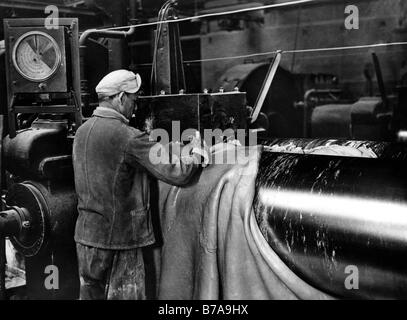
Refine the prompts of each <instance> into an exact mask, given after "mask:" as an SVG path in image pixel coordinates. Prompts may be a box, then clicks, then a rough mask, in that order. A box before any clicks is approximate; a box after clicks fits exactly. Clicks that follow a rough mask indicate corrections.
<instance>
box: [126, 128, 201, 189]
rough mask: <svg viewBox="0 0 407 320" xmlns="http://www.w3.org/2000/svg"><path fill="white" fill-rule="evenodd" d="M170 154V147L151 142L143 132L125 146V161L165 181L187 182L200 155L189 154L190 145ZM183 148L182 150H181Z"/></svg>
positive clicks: (175, 183)
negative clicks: (139, 166)
mask: <svg viewBox="0 0 407 320" xmlns="http://www.w3.org/2000/svg"><path fill="white" fill-rule="evenodd" d="M184 148H187V149H183V148H181V149H180V150H181V152H180V153H178V154H171V152H172V148H170V147H169V146H163V145H161V144H159V143H156V142H152V141H150V139H149V136H148V135H147V134H145V133H142V134H140V135H138V136H137V137H135V138H133V139H131V140H130V141H129V143H128V145H127V148H126V152H125V153H126V154H125V161H126V162H127V163H129V164H130V165H133V166H138V165H141V166H143V167H144V168H145V169H146V170H147V171H148V172H149V173H150V174H152V175H153V176H154V177H156V178H157V179H159V180H162V181H164V182H166V183H169V184H173V185H178V186H182V185H185V184H187V183H188V182H189V181H190V179H191V177H192V176H193V175H194V173H195V172H196V170H197V169H198V167H199V163H200V160H201V159H200V156H199V155H197V154H190V152H189V151H190V150H192V146H188V147H184ZM182 150H183V152H182Z"/></svg>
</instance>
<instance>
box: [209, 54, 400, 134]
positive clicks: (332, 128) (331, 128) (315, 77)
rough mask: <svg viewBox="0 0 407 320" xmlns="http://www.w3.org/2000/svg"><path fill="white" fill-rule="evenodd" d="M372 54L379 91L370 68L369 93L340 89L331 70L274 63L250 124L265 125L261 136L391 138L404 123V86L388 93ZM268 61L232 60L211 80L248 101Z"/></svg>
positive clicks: (253, 96) (258, 88)
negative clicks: (298, 70)
mask: <svg viewBox="0 0 407 320" xmlns="http://www.w3.org/2000/svg"><path fill="white" fill-rule="evenodd" d="M372 58H373V65H374V71H375V74H376V80H377V84H378V88H379V95H377V96H375V95H374V92H373V89H372V88H373V82H374V74H373V75H371V76H370V77H369V79H367V80H368V85H369V87H370V88H371V90H369V91H370V95H369V96H366V97H361V98H359V99H356V98H355V97H353V96H352V95H350V94H349V93H348V92H347V90H346V89H343V88H342V87H341V86H340V84H339V81H338V78H337V77H336V76H335V75H332V74H293V73H290V72H289V71H287V70H285V69H284V68H282V67H279V68H278V69H277V72H276V75H275V79H274V81H273V83H272V84H271V87H270V90H269V91H268V93H267V95H266V98H265V101H264V106H263V107H262V108H261V113H260V116H259V119H258V121H257V123H256V124H255V125H257V126H260V127H262V128H264V129H266V132H265V133H264V134H263V135H262V137H263V138H266V139H267V138H287V137H289V138H298V137H303V138H316V139H317V138H342V139H357V140H381V141H383V140H384V141H392V140H395V139H396V138H397V133H398V131H399V130H402V129H403V128H405V127H406V124H407V122H406V120H405V119H406V117H405V115H404V114H405V105H406V99H405V87H403V86H400V87H399V88H398V97H397V96H396V95H392V96H390V95H388V94H387V92H386V88H385V86H384V81H383V79H382V75H381V74H382V73H381V69H380V64H379V60H378V57H377V55H376V54H375V53H373V54H372ZM271 64H272V63H270V64H268V63H246V64H241V65H237V66H234V67H232V68H230V69H229V70H227V71H226V72H225V73H224V74H223V75H222V76H221V77H220V78H219V79H218V81H217V85H218V86H222V87H223V88H224V89H225V91H233V90H234V88H236V87H237V88H239V90H241V91H245V92H247V103H248V105H250V106H254V105H255V102H256V99H257V97H258V95H259V92H260V91H261V88H262V84H263V82H264V79H265V78H266V76H267V69H268V68H269V66H270V65H271Z"/></svg>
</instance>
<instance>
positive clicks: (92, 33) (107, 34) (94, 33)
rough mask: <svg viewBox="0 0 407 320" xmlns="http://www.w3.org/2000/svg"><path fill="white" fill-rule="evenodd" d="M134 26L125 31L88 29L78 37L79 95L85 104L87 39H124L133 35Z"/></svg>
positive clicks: (87, 99)
mask: <svg viewBox="0 0 407 320" xmlns="http://www.w3.org/2000/svg"><path fill="white" fill-rule="evenodd" d="M135 31H136V28H134V27H130V28H129V30H127V31H115V30H98V29H88V30H85V31H84V32H83V33H82V34H81V36H80V38H79V53H80V74H81V96H82V101H83V103H84V105H85V106H88V105H89V95H90V93H89V87H88V80H87V78H86V69H85V68H86V63H85V55H86V50H87V41H88V40H89V38H91V37H92V38H96V39H97V38H108V39H126V38H128V37H130V36H131V35H133V34H134V33H135Z"/></svg>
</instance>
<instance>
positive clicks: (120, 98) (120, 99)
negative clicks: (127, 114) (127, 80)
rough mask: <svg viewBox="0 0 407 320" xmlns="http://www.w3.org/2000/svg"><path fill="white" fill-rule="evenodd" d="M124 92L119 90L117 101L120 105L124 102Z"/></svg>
mask: <svg viewBox="0 0 407 320" xmlns="http://www.w3.org/2000/svg"><path fill="white" fill-rule="evenodd" d="M123 97H124V92H120V93H119V101H120V105H123V104H124V101H123V100H124V98H123Z"/></svg>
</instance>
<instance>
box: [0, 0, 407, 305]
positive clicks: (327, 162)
mask: <svg viewBox="0 0 407 320" xmlns="http://www.w3.org/2000/svg"><path fill="white" fill-rule="evenodd" d="M173 4H174V2H173V1H167V2H166V3H165V4H164V6H163V8H162V10H161V11H160V15H159V19H160V20H168V19H175V17H176V13H175V11H174V10H173V9H174V8H173ZM4 23H5V33H6V75H7V83H8V88H7V93H8V104H7V107H8V122H9V124H8V126H9V135H8V136H7V137H6V138H5V140H4V142H3V147H4V148H3V153H4V160H5V161H4V163H3V166H4V167H5V171H6V177H3V180H4V181H6V183H7V185H6V186H5V187H6V189H7V194H6V196H5V199H4V200H5V201H4V203H3V206H4V208H3V210H2V211H1V212H0V241H2V240H3V238H4V237H8V238H9V239H10V240H11V242H12V243H13V245H14V247H15V248H16V250H17V251H18V252H20V253H21V254H23V255H24V256H25V271H26V281H27V284H26V287H27V296H28V297H29V298H34V299H76V298H78V295H79V277H78V271H77V260H76V253H75V244H74V240H73V234H74V225H75V220H76V214H77V210H76V196H75V192H74V181H73V172H72V157H71V152H72V141H73V137H74V135H75V130H76V129H77V128H78V127H79V126H80V125H81V123H82V121H84V120H86V117H84V112H83V111H84V110H86V113H87V114H89V112H88V111H89V110H92V107H93V106H94V101H92V91H93V90H92V84H93V83H94V79H92V81H90V79H89V73H90V72H89V68H91V66H90V65H89V64H88V62H89V60H88V59H87V58H86V54H87V50H88V49H90V48H91V46H92V45H94V43H92V41H90V40H91V39H93V40H94V39H95V38H96V39H97V38H100V37H103V38H114V39H124V38H127V37H129V36H131V35H132V34H133V32H134V29H132V28H130V29H129V30H128V31H106V30H87V31H85V32H84V33H82V35H81V37H80V38H79V34H78V21H77V20H76V19H60V26H59V27H58V29H51V30H49V29H47V28H46V27H45V25H44V20H43V19H30V20H21V19H16V20H5V22H4ZM96 47H97V48H98V49H97V50H99V49H100V50H102V49H101V48H100V47H99V46H98V45H96ZM102 51H103V50H102ZM154 52H155V53H154V61H153V77H152V85H151V88H152V92H151V93H150V94H149V95H147V96H143V97H140V99H139V101H138V109H137V112H136V115H135V120H134V119H133V121H132V122H131V124H132V125H134V126H135V127H138V128H140V129H142V130H146V131H151V130H153V129H155V128H163V129H167V131H168V132H172V123H173V122H174V121H179V122H180V125H181V128H180V131H182V130H184V129H189V128H193V129H197V130H199V131H200V132H201V133H204V132H203V131H204V130H205V129H212V130H213V129H221V130H222V131H223V132H226V130H227V129H231V131H229V132H231V136H229V137H225V139H228V138H233V137H234V135H235V132H236V131H237V130H238V129H248V128H249V127H250V126H253V125H255V124H256V120H258V117H260V115H261V111H266V110H265V109H264V108H263V109H262V107H263V105H265V106H266V105H267V99H269V98H268V96H269V94H270V93H269V92H272V94H273V95H278V94H279V91H278V90H275V88H274V91H273V86H272V83H274V81H273V79H274V77H276V78H275V79H276V80H277V79H279V78H280V79H283V80H284V81H287V82H290V81H291V80H292V78H291V75H290V74H287V73H285V72H284V70H282V69H280V68H279V67H278V64H279V55H278V54H277V55H276V57H275V58H274V59H273V61H272V63H271V64H270V66H267V67H268V68H267V67H265V66H264V65H263V66H255V67H254V68H253V69H252V70H257V68H259V69H258V71H259V70H260V71H261V75H262V76H258V75H257V76H256V79H257V80H256V81H258V82H259V86H260V85H261V90H260V94H257V93H258V91H257V93H256V94H253V96H252V97H251V98H252V99H253V103H252V106H253V107H254V108H253V110H251V109H248V108H247V106H246V105H247V101H246V99H247V94H246V93H245V92H244V88H248V87H249V86H250V80H248V79H250V78H249V77H245V76H242V77H241V78H244V79H242V80H245V81H243V82H244V85H242V83H240V84H237V83H236V81H235V79H237V78H238V77H233V76H232V75H233V73H231V76H230V77H229V79H232V81H230V83H229V84H228V87H227V88H226V86H225V87H224V88H223V89H221V90H219V92H216V93H214V92H203V93H190V92H188V88H187V84H186V83H185V77H184V74H183V67H182V66H183V59H182V51H181V46H180V43H179V32H178V30H177V24H176V23H160V24H159V28H158V29H157V32H156V41H155V48H154ZM241 68H243V67H241ZM235 71H236V70H235ZM246 71H247V70H245V71H244V72H241V73H240V75H242V74H245V75H247V72H246ZM237 72H238V73H239V72H240V71H239V70H237ZM245 72H246V73H245ZM246 80H247V81H246ZM233 81H235V82H233ZM245 86H246V87H245ZM236 87H237V88H236ZM270 88H271V89H270ZM270 90H271V91H270ZM281 95H282V98H281V100H285V101H289V100H290V99H292V97H291V98H290V96H289V95H287V94H286V93H284V94H281ZM382 99H383V98H382ZM369 105H370V104H369ZM361 109H363V106H362V107H361ZM248 110H250V112H251V114H248ZM281 110H283V108H281ZM284 111H285V112H287V115H290V114H294V112H293V110H284ZM268 116H269V114H267V115H266V117H268ZM298 120H299V122H300V123H301V120H302V117H299V118H298ZM277 122H278V121H277ZM271 125H273V124H271ZM252 129H253V128H252ZM301 129H303V128H302V127H300V126H299V127H298V128H295V132H301ZM355 143H356V142H352V141H331V140H324V141H310V140H305V139H297V140H270V139H266V140H265V141H264V142H263V144H264V146H263V151H262V155H261V159H260V162H259V170H258V175H257V180H256V199H255V202H254V204H253V208H254V210H255V213H256V219H257V223H258V225H259V227H260V229H261V231H262V233H263V236H264V238H265V239H266V240H267V242H268V244H269V246H270V247H271V248H272V249H273V250H274V251H275V252H276V254H277V255H278V256H279V257H280V258H281V259H282V260H283V261H284V262H285V263H286V264H287V266H288V267H289V268H290V269H292V270H293V271H294V272H295V273H296V274H297V275H299V276H300V277H301V278H302V279H304V280H305V281H307V282H308V283H310V284H312V285H314V286H315V287H317V288H320V289H321V290H323V291H325V292H328V293H331V294H332V295H334V296H336V297H344V298H349V297H356V298H376V297H385V298H400V297H403V296H404V297H405V294H406V293H407V280H406V279H407V277H406V273H405V270H406V265H405V262H404V261H405V259H404V258H403V251H404V249H405V247H406V243H407V239H406V237H405V234H406V232H405V231H406V227H407V223H406V219H405V217H404V214H405V212H406V207H407V185H406V183H405V181H406V179H407V172H406V169H405V168H406V166H405V161H406V159H407V150H406V148H405V145H403V144H390V143H375V142H373V143H368V142H366V141H360V142H358V143H356V144H358V145H359V146H363V147H364V148H370V149H371V150H372V153H373V154H374V155H375V156H376V159H373V158H371V159H365V158H362V157H349V156H347V157H345V156H343V155H341V154H336V155H332V154H328V155H313V154H307V152H306V151H307V150H308V149H312V148H314V149H315V148H318V147H321V146H328V145H336V146H338V145H339V146H343V145H345V146H350V145H353V146H354V145H355ZM287 144H288V145H291V146H294V147H295V149H296V153H288V152H283V151H281V150H284V148H282V149H278V148H277V149H276V148H275V147H276V146H277V147H280V148H281V147H284V146H286V145H287ZM286 150H288V149H286ZM158 196H159V195H158ZM344 203H346V204H347V205H346V206H343V210H342V209H338V208H342V207H341V206H342V205H343V204H344ZM335 210H336V211H335ZM242 236H243V235H242ZM1 244H2V243H1V242H0V245H1ZM2 258H4V257H3V254H2V252H1V251H0V259H2ZM0 262H1V264H0V267H1V266H2V265H3V264H4V261H0ZM347 265H356V266H359V267H360V271H361V284H363V288H364V289H363V290H359V291H347V290H345V289H344V287H343V286H342V284H343V275H344V270H345V268H346V266H347ZM50 266H51V267H52V268H51V269H49V267H50ZM1 270H2V269H1V268H0V271H1ZM50 270H52V271H50ZM55 272H57V273H58V279H59V281H58V284H56V283H51V284H50V283H49V282H47V279H49V277H50V276H55ZM0 276H1V277H3V275H0ZM264 281H267V279H264ZM0 284H1V283H0ZM361 287H362V285H361ZM0 289H1V287H0Z"/></svg>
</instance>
